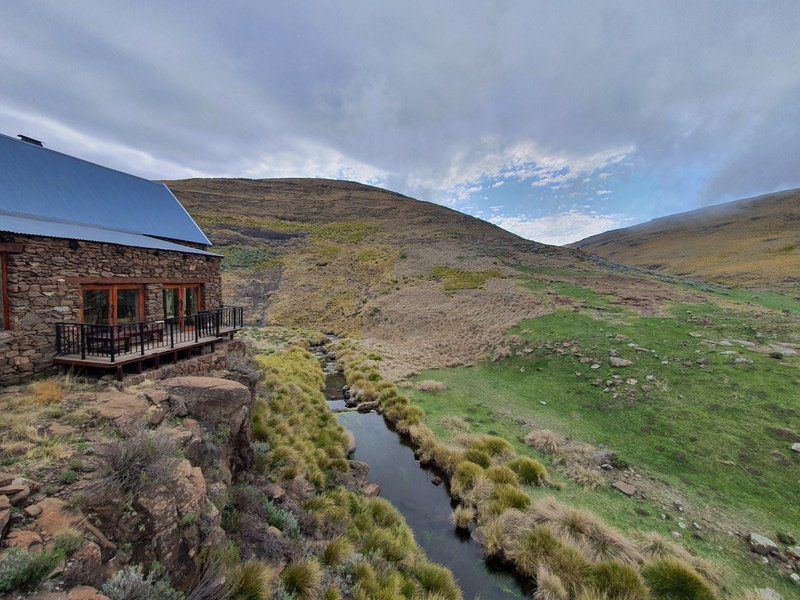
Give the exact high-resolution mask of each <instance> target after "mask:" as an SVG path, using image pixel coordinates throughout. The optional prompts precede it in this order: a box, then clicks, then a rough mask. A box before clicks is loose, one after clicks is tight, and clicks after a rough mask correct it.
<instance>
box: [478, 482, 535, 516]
mask: <svg viewBox="0 0 800 600" xmlns="http://www.w3.org/2000/svg"><path fill="white" fill-rule="evenodd" d="M530 503H531V499H530V497H529V496H528V494H526V493H525V492H523V491H522V490H521V489H520V488H519V487H517V486H515V485H510V484H507V483H503V484H500V485H496V486H495V487H494V490H493V491H492V494H491V496H490V497H489V507H488V510H489V514H492V515H499V514H500V513H502V512H504V511H506V510H508V509H509V508H516V509H517V510H525V509H526V508H528V506H529V505H530Z"/></svg>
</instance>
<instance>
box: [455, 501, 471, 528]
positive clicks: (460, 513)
mask: <svg viewBox="0 0 800 600" xmlns="http://www.w3.org/2000/svg"><path fill="white" fill-rule="evenodd" d="M474 520H475V509H474V508H472V507H471V506H464V505H463V504H459V505H458V506H456V508H455V510H454V511H453V512H452V513H451V515H450V521H451V522H452V523H453V525H454V526H455V528H456V529H469V526H470V524H471V523H472V522H473V521H474Z"/></svg>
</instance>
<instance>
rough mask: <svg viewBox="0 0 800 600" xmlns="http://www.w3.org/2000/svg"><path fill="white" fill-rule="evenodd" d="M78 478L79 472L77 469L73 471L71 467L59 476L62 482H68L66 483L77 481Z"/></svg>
mask: <svg viewBox="0 0 800 600" xmlns="http://www.w3.org/2000/svg"><path fill="white" fill-rule="evenodd" d="M76 479H78V474H77V473H76V472H75V471H73V470H72V469H69V470H68V471H64V472H63V473H61V476H60V477H59V478H58V480H59V481H60V482H61V483H66V484H70V483H75V480H76Z"/></svg>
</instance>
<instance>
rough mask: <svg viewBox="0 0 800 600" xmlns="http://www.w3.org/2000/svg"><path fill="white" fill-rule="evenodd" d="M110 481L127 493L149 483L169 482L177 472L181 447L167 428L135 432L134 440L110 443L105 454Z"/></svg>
mask: <svg viewBox="0 0 800 600" xmlns="http://www.w3.org/2000/svg"><path fill="white" fill-rule="evenodd" d="M101 456H102V458H103V460H104V462H105V463H106V471H107V472H108V475H107V479H109V480H111V481H113V482H115V483H117V484H118V485H119V486H120V487H121V488H122V489H123V490H125V491H134V490H136V489H138V488H139V486H140V485H142V484H145V483H147V482H151V483H155V484H158V483H162V482H165V481H168V480H169V478H170V477H171V476H172V474H173V473H174V471H175V465H176V463H177V457H176V456H177V446H176V443H175V440H174V438H173V437H172V436H170V435H169V434H168V433H167V432H166V431H165V430H164V429H156V430H155V431H151V430H149V429H146V428H145V427H140V428H137V429H135V430H134V432H133V434H132V435H131V436H130V437H127V438H123V439H119V440H115V441H112V442H109V443H108V444H106V446H105V447H104V448H103V450H102V452H101Z"/></svg>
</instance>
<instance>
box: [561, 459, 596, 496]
mask: <svg viewBox="0 0 800 600" xmlns="http://www.w3.org/2000/svg"><path fill="white" fill-rule="evenodd" d="M567 477H569V478H570V479H571V480H572V481H574V482H575V483H577V484H578V485H582V486H583V487H584V488H585V489H588V490H596V489H597V488H600V487H603V486H605V485H606V478H605V477H604V476H603V473H602V471H600V469H598V468H597V467H596V466H586V465H581V464H574V463H573V464H570V465H569V466H568V467H567Z"/></svg>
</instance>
